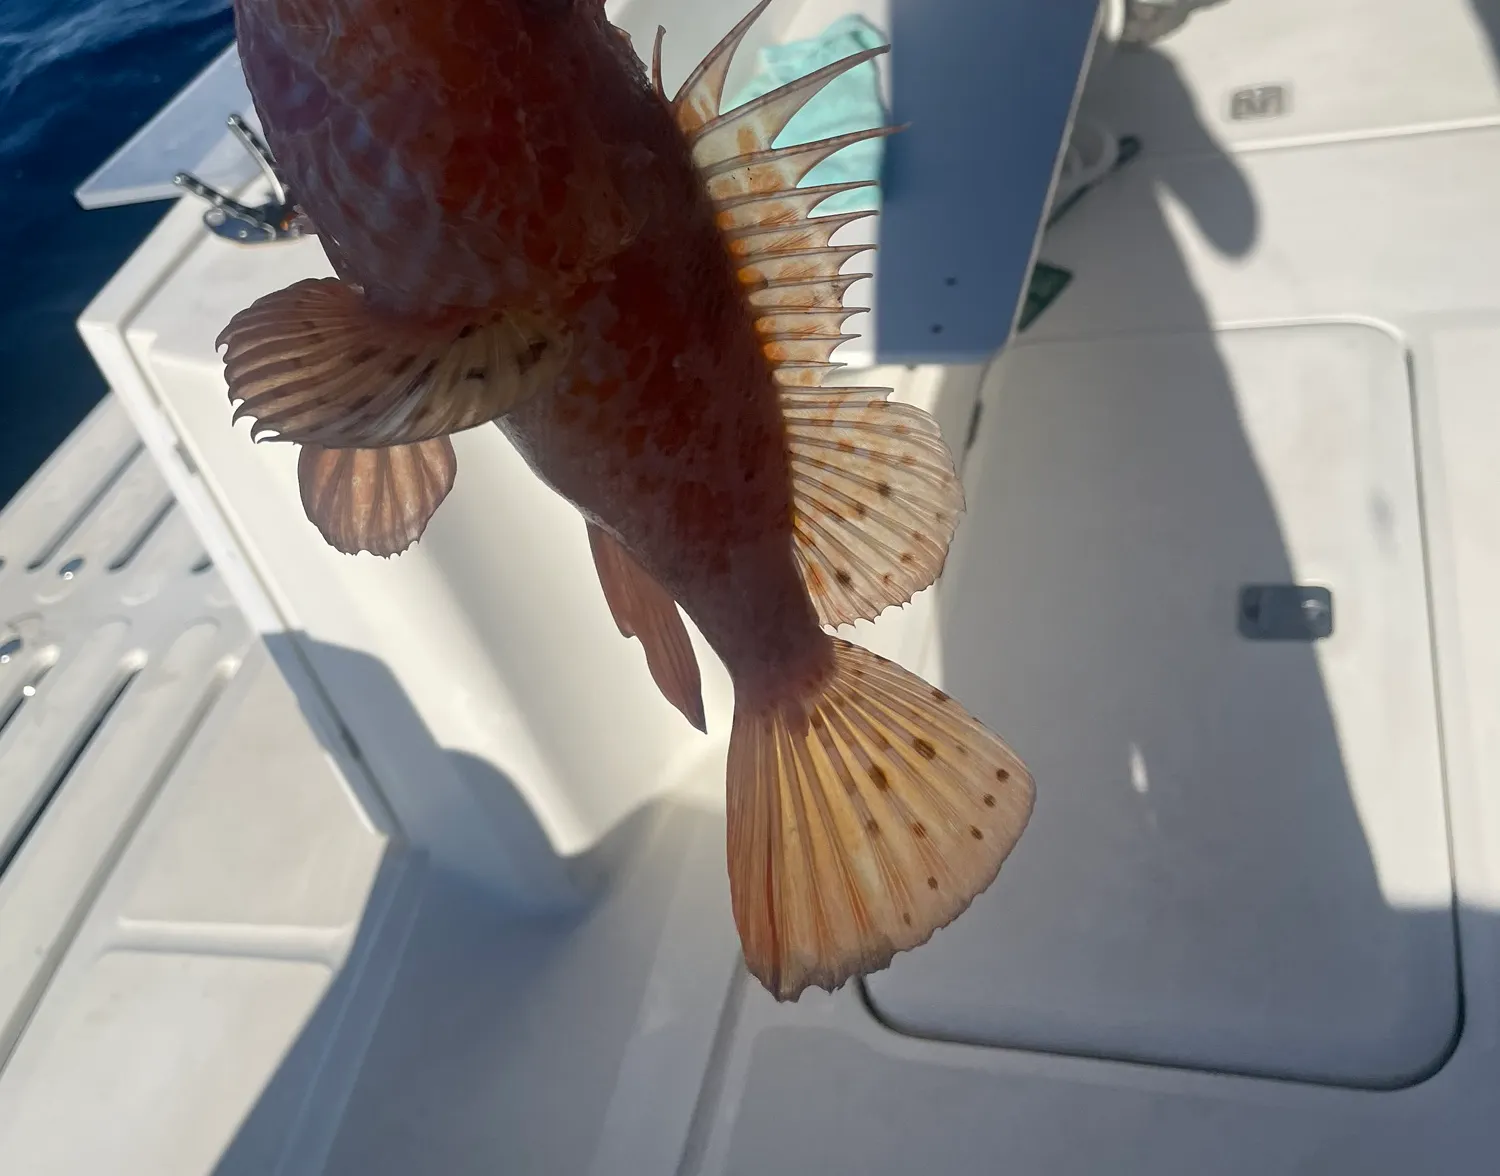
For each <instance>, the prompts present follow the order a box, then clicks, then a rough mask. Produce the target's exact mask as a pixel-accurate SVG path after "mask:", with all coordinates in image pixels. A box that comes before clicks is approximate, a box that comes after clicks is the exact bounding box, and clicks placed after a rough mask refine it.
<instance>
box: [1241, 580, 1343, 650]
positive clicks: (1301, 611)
mask: <svg viewBox="0 0 1500 1176" xmlns="http://www.w3.org/2000/svg"><path fill="white" fill-rule="evenodd" d="M1239 630H1240V636H1241V637H1244V638H1247V639H1248V640H1251V641H1321V640H1323V639H1324V638H1326V637H1331V636H1332V635H1333V593H1332V592H1330V591H1329V590H1328V589H1327V588H1315V587H1311V586H1308V585H1303V584H1246V585H1245V586H1244V587H1243V588H1241V589H1240V608H1239Z"/></svg>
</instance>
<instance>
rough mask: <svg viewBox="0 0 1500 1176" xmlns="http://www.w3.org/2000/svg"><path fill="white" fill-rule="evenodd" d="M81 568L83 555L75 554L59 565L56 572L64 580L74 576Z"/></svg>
mask: <svg viewBox="0 0 1500 1176" xmlns="http://www.w3.org/2000/svg"><path fill="white" fill-rule="evenodd" d="M82 570H83V556H81V555H75V556H74V557H73V558H72V559H70V560H69V561H68V562H67V563H65V564H63V566H62V567H60V568H58V569H57V574H58V575H59V576H61V577H62V578H63V579H64V580H71V579H72V578H73V577H74V576H76V575H77V574H78V573H79V572H81V571H82Z"/></svg>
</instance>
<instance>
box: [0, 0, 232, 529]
mask: <svg viewBox="0 0 1500 1176" xmlns="http://www.w3.org/2000/svg"><path fill="white" fill-rule="evenodd" d="M233 35H234V30H233V20H232V17H231V15H230V11H229V0H0V503H4V502H6V501H8V500H9V499H10V498H11V496H12V495H13V494H14V493H15V492H16V491H17V490H18V489H20V487H21V485H22V483H24V482H25V481H26V479H27V478H28V477H30V476H31V474H32V473H33V472H34V471H35V469H36V468H37V466H39V465H40V464H41V463H42V462H43V461H44V460H46V458H47V456H48V455H49V454H50V453H51V452H52V451H53V450H54V449H55V448H56V447H57V446H58V445H59V444H60V443H61V442H62V441H63V439H64V438H65V437H67V435H68V433H69V432H71V431H72V429H73V428H74V426H76V425H77V424H78V422H79V421H80V420H82V419H83V417H84V416H85V415H86V414H87V413H88V411H89V409H90V408H92V407H93V406H94V404H95V403H97V401H98V400H99V398H100V397H101V396H103V395H104V392H105V385H104V381H103V379H102V378H101V377H100V375H99V373H98V370H97V369H96V368H95V366H94V364H93V361H92V360H91V359H90V357H89V354H88V352H87V351H86V350H85V348H84V346H83V343H82V342H81V341H80V340H79V338H78V332H77V329H76V327H75V326H74V320H75V319H76V318H77V317H78V315H79V313H80V312H81V311H82V310H83V308H84V307H85V306H86V305H87V304H88V302H89V300H90V299H91V298H92V297H93V296H94V294H95V293H96V292H97V291H98V289H99V287H100V286H102V285H103V284H104V283H105V282H106V281H107V280H108V278H109V276H110V274H112V273H113V272H114V270H115V269H116V268H118V267H119V265H120V263H121V262H122V261H124V259H125V258H126V257H127V256H128V255H129V254H130V252H131V250H132V249H133V248H134V247H135V245H136V243H137V242H139V241H140V239H141V238H142V237H143V236H144V235H145V234H146V233H147V232H148V231H149V230H150V229H151V228H152V226H153V225H155V223H156V222H157V220H159V219H160V217H161V215H162V214H163V213H164V212H165V211H166V207H167V206H166V205H165V204H148V205H139V206H135V207H129V208H118V209H103V210H99V211H94V212H85V211H84V210H82V209H81V208H79V207H78V205H77V203H76V202H75V201H74V199H73V189H74V187H76V186H77V185H78V183H79V182H80V181H82V180H83V179H84V178H85V177H86V176H87V175H88V174H89V173H90V172H91V171H93V170H94V168H95V167H97V166H98V165H99V164H100V163H102V162H103V161H104V159H105V158H106V157H108V156H109V155H110V153H111V152H113V151H114V149H115V148H116V147H118V146H119V145H120V144H121V143H122V142H124V141H125V139H127V138H129V137H130V135H131V134H132V133H134V131H135V130H136V129H137V128H138V127H139V126H140V125H141V124H142V123H144V122H145V121H146V120H147V119H149V118H150V117H151V116H152V115H153V114H154V113H156V111H157V110H158V109H160V108H161V106H162V105H164V104H165V103H166V102H167V101H168V100H169V99H170V98H171V97H172V96H173V95H174V94H175V93H176V92H177V91H178V90H179V89H181V88H182V87H183V86H184V85H185V84H186V83H187V82H189V81H190V80H191V79H192V77H193V76H194V75H195V74H196V73H197V72H198V71H199V70H201V69H202V68H203V67H204V66H205V65H207V64H208V62H209V61H210V60H211V59H212V58H213V57H214V55H215V54H217V53H218V52H219V51H220V50H221V49H223V48H224V46H225V45H227V44H229V42H230V40H231V39H232V38H233Z"/></svg>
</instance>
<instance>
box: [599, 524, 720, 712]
mask: <svg viewBox="0 0 1500 1176" xmlns="http://www.w3.org/2000/svg"><path fill="white" fill-rule="evenodd" d="M588 529H589V547H590V549H591V550H592V551H593V553H594V567H595V569H596V570H597V571H598V573H599V584H600V586H601V587H603V589H604V599H605V600H606V601H607V602H608V603H609V611H610V613H611V614H612V615H613V616H614V618H615V624H616V625H618V626H619V627H620V633H621V635H623V636H625V637H638V638H640V642H641V646H642V648H643V649H644V650H645V651H646V666H647V668H648V669H649V670H650V671H651V678H652V680H653V681H655V683H656V685H657V688H658V689H659V690H660V691H661V692H662V696H663V697H664V698H665V699H666V700H667V701H668V702H670V703H671V704H672V705H673V706H675V707H676V708H677V709H678V710H679V711H681V712H682V716H683V718H685V719H687V721H688V722H690V723H691V724H692V725H693V726H695V727H697V728H698V730H700V731H703V732H707V730H708V722H707V719H706V718H705V716H704V713H703V679H702V676H701V674H700V672H699V669H698V658H697V655H696V654H695V653H694V652H693V643H692V640H691V639H690V638H689V637H688V632H687V626H686V625H684V624H683V623H682V614H681V613H679V612H678V611H677V602H676V601H675V600H673V599H672V597H671V596H669V595H668V594H667V590H666V589H665V588H663V587H662V586H661V585H660V584H658V583H657V582H656V581H655V580H654V579H652V578H651V577H650V576H649V575H648V574H647V573H646V571H645V569H644V568H642V567H641V566H640V564H638V563H636V562H635V559H634V558H633V557H632V556H631V555H630V553H629V552H628V551H626V550H625V548H624V547H622V546H621V545H620V543H619V541H618V540H616V539H615V538H614V537H613V536H612V535H610V534H609V532H607V531H605V530H603V529H602V528H600V527H598V526H596V525H595V524H594V523H590V524H589V525H588Z"/></svg>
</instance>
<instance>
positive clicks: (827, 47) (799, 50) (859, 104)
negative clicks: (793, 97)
mask: <svg viewBox="0 0 1500 1176" xmlns="http://www.w3.org/2000/svg"><path fill="white" fill-rule="evenodd" d="M885 43H886V39H885V37H884V36H883V35H882V34H881V32H880V31H879V30H878V29H877V28H875V26H874V25H872V24H871V23H870V22H869V21H867V20H865V19H864V17H862V16H852V15H851V16H845V17H841V18H840V19H838V20H836V21H834V22H833V23H832V24H831V25H829V26H828V28H826V29H825V30H824V31H823V33H822V35H821V36H818V37H812V38H809V39H808V40H805V41H789V42H787V43H786V44H784V45H772V46H770V47H769V48H766V49H762V50H761V52H760V57H759V59H758V63H757V64H758V65H759V70H758V71H757V73H756V75H755V76H754V77H753V78H751V79H750V81H749V82H747V83H746V84H745V85H744V87H743V88H741V90H740V91H739V93H737V94H735V95H734V97H733V99H732V100H731V101H730V103H729V104H728V105H727V106H726V107H725V109H732V108H733V107H735V106H739V105H741V104H742V103H745V102H749V101H750V99H752V98H758V97H760V95H762V94H765V93H769V92H770V91H771V90H774V89H776V87H777V86H782V85H785V84H786V83H787V82H792V81H796V80H797V79H798V78H802V77H806V76H807V75H808V74H810V73H812V72H813V71H814V70H815V69H820V68H822V67H823V66H825V65H830V64H832V63H833V62H835V61H838V60H840V59H842V58H845V57H848V56H849V55H850V54H851V53H858V52H859V51H860V50H861V49H874V48H876V47H877V46H880V45H884V44H885ZM885 121H886V115H885V106H884V104H883V103H882V102H881V100H880V75H879V73H877V72H876V65H875V62H873V61H866V62H864V63H863V64H861V65H857V66H855V67H854V68H853V69H851V70H849V71H848V72H847V73H844V74H840V75H839V76H838V77H836V78H834V79H833V81H831V82H829V83H828V84H827V85H826V86H824V87H823V89H822V90H821V91H819V92H818V94H817V95H816V97H814V98H813V99H812V101H810V102H809V103H808V104H807V105H806V106H804V107H803V108H802V109H801V110H799V111H798V112H797V113H796V114H795V115H794V116H793V117H792V121H791V122H789V123H787V125H786V128H785V129H784V130H783V131H782V132H781V134H780V135H779V136H778V137H777V139H776V144H775V145H776V146H778V147H787V146H792V145H794V144H797V143H811V142H812V141H813V140H814V139H825V138H828V137H829V136H831V135H844V134H848V133H849V132H850V131H863V130H868V129H870V128H871V127H878V126H881V125H882V124H883V123H884V122H885ZM884 151H885V140H884V139H868V140H866V141H865V142H863V143H855V144H852V145H851V146H848V147H845V148H844V149H843V150H842V151H840V152H838V153H837V154H835V155H832V156H830V157H829V158H827V159H825V160H824V161H823V162H822V163H820V164H818V166H817V167H815V168H813V169H812V171H810V172H809V173H808V174H807V177H806V178H805V179H804V180H803V181H802V186H804V187H811V186H813V185H814V184H843V183H849V182H851V181H854V180H878V179H879V178H880V165H881V160H882V158H883V156H884ZM879 191H880V190H879V189H878V188H861V189H860V190H859V191H856V192H840V193H838V194H837V195H834V196H830V197H829V198H828V199H827V200H825V201H823V203H822V204H820V205H818V209H817V211H818V214H819V215H822V214H823V213H835V212H853V211H855V210H857V209H867V208H877V207H879V202H880V197H879Z"/></svg>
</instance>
